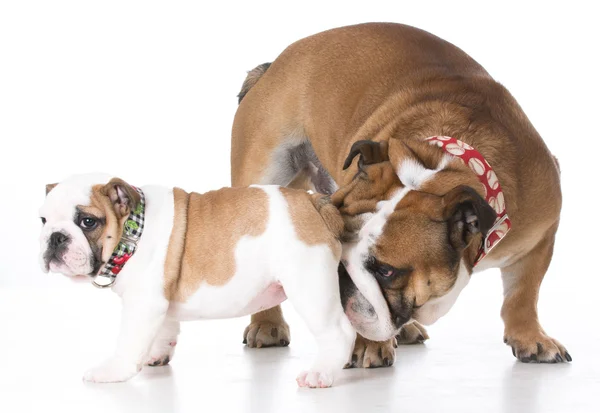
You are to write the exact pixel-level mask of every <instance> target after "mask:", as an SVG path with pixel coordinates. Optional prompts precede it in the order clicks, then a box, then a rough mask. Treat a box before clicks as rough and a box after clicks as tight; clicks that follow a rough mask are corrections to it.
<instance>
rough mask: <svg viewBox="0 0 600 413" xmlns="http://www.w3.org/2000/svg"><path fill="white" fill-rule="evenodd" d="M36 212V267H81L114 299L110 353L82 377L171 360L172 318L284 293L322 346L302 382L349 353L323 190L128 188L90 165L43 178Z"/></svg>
mask: <svg viewBox="0 0 600 413" xmlns="http://www.w3.org/2000/svg"><path fill="white" fill-rule="evenodd" d="M40 217H41V220H42V224H43V227H42V231H41V236H40V248H41V251H40V261H41V266H42V269H43V270H44V271H46V272H48V271H49V270H50V271H52V272H58V273H62V274H64V275H67V276H78V275H83V276H88V277H90V279H92V280H93V283H94V284H95V285H96V286H99V287H111V288H112V289H113V290H114V291H115V292H116V293H117V294H119V295H120V296H121V298H122V302H123V311H122V320H121V330H120V333H119V339H118V345H117V349H116V352H115V354H114V356H113V357H111V358H110V359H109V360H107V361H106V362H104V363H103V364H101V365H100V366H98V367H96V368H93V369H91V370H89V371H88V372H87V373H85V375H84V380H86V381H92V382H120V381H125V380H128V379H130V378H131V377H133V376H134V375H135V374H137V372H139V371H140V369H141V368H142V365H144V364H146V365H151V366H156V365H164V364H167V363H168V362H169V361H170V360H171V359H172V358H173V352H174V350H175V345H176V343H177V336H178V334H179V322H180V321H183V320H194V319H214V318H229V317H239V316H242V315H248V314H252V313H256V312H259V311H261V310H266V309H269V308H271V307H273V306H276V305H278V304H280V303H281V302H282V301H284V300H285V299H286V298H289V299H290V301H291V302H292V303H293V305H294V307H295V308H296V309H297V311H298V313H299V314H300V316H301V317H302V318H303V319H304V320H305V322H306V323H307V325H308V327H309V329H310V330H311V332H312V333H313V334H314V336H315V339H316V341H317V345H318V355H317V357H316V360H315V362H314V363H313V365H312V367H311V368H310V369H308V370H307V371H305V372H303V373H301V374H300V375H299V376H298V378H297V382H298V384H299V385H300V386H302V387H329V386H331V385H332V383H333V379H334V376H335V374H336V373H337V369H340V370H341V368H342V367H343V365H344V363H345V362H346V361H347V360H348V354H349V352H350V351H351V349H352V345H353V342H354V338H355V334H356V333H355V331H354V329H353V328H352V326H351V325H350V322H349V321H348V319H347V317H346V316H345V315H344V312H343V310H342V306H341V304H340V294H339V286H338V276H337V267H338V265H339V261H340V255H341V245H340V241H339V239H338V238H339V235H340V234H341V231H342V229H343V226H344V224H343V221H342V219H341V217H340V214H339V212H338V210H337V209H336V208H335V207H334V206H333V205H332V204H331V202H330V201H329V199H328V198H326V197H323V196H320V195H309V194H308V193H306V192H305V191H300V190H291V189H288V188H280V187H277V186H254V187H249V188H233V189H232V188H224V189H220V190H218V191H212V192H207V193H205V194H198V193H193V192H192V193H187V192H185V191H183V190H182V189H178V188H175V189H173V188H165V187H159V186H145V187H142V188H135V187H133V186H131V185H129V184H127V183H126V182H125V181H123V180H121V179H118V178H111V177H110V176H103V175H96V174H93V175H80V176H74V177H72V178H69V179H67V180H65V181H64V182H61V183H59V184H55V185H50V186H48V187H47V196H46V200H45V202H44V205H43V206H42V207H41V209H40ZM268 333H269V334H272V335H275V334H276V332H273V331H269V332H268ZM254 344H255V345H256V346H257V347H260V346H261V345H262V343H261V342H260V341H258V342H256V343H254ZM282 344H283V343H282Z"/></svg>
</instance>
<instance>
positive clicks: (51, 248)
mask: <svg viewBox="0 0 600 413" xmlns="http://www.w3.org/2000/svg"><path fill="white" fill-rule="evenodd" d="M139 201H140V196H139V194H138V192H137V191H136V190H135V189H134V188H133V187H131V186H130V185H129V184H127V183H126V182H125V181H123V180H121V179H119V178H112V179H111V177H110V176H106V175H98V174H89V175H78V176H74V177H71V178H69V179H67V180H65V181H63V182H61V183H59V184H51V185H47V186H46V199H45V202H44V204H43V205H42V207H41V208H40V218H41V221H42V230H41V234H40V255H39V259H40V265H41V267H42V270H43V271H44V272H48V271H52V272H56V273H62V274H64V275H67V276H75V275H89V276H93V275H96V273H97V272H98V271H99V270H100V268H101V267H102V265H103V264H104V263H105V262H106V261H107V260H108V259H109V258H110V256H111V254H112V252H113V250H114V248H115V247H116V245H117V244H118V243H119V240H120V239H121V235H122V231H123V225H124V224H125V221H126V219H127V217H128V216H129V213H130V211H131V210H132V209H135V207H136V205H137V204H138V203H139Z"/></svg>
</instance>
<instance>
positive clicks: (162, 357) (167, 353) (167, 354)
mask: <svg viewBox="0 0 600 413" xmlns="http://www.w3.org/2000/svg"><path fill="white" fill-rule="evenodd" d="M176 345H177V342H176V341H170V342H168V343H163V344H154V345H153V346H152V349H151V350H150V354H149V355H148V359H147V360H146V362H145V363H144V364H145V365H146V366H151V367H157V366H166V365H167V364H169V362H170V361H171V360H173V355H174V353H175V346H176Z"/></svg>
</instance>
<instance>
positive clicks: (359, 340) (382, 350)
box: [344, 334, 398, 369]
mask: <svg viewBox="0 0 600 413" xmlns="http://www.w3.org/2000/svg"><path fill="white" fill-rule="evenodd" d="M397 346H398V343H397V342H396V338H392V339H390V340H388V341H371V340H367V339H366V338H364V337H362V336H361V335H360V334H357V335H356V341H355V342H354V351H353V352H352V358H351V359H350V361H349V362H348V363H347V364H346V365H345V366H344V368H353V367H363V368H366V369H369V368H375V367H389V366H391V365H392V364H394V361H395V360H396V350H395V348H396V347H397Z"/></svg>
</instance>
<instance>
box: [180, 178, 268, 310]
mask: <svg viewBox="0 0 600 413" xmlns="http://www.w3.org/2000/svg"><path fill="white" fill-rule="evenodd" d="M268 203H269V198H268V196H267V194H266V193H265V192H264V191H263V190H262V189H259V188H223V189H220V190H218V191H211V192H207V193H205V194H198V193H195V192H192V193H191V194H190V195H189V202H188V208H187V230H186V236H185V246H184V252H183V258H182V262H181V272H180V274H179V279H178V280H177V282H176V283H174V282H171V286H170V292H169V294H170V295H171V297H172V299H173V300H176V301H185V300H187V298H188V297H189V296H191V295H192V294H193V293H194V292H195V291H196V290H197V289H198V287H200V284H202V283H203V282H206V283H207V284H210V285H224V284H226V283H227V282H228V281H229V280H230V279H231V277H233V276H234V274H235V271H236V268H235V256H234V253H235V248H236V245H237V243H238V242H239V240H240V239H241V238H242V237H243V236H253V237H256V236H259V235H261V234H262V233H263V232H264V231H265V230H266V228H267V221H268V219H269V210H268ZM248 211H252V213H251V214H248Z"/></svg>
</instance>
